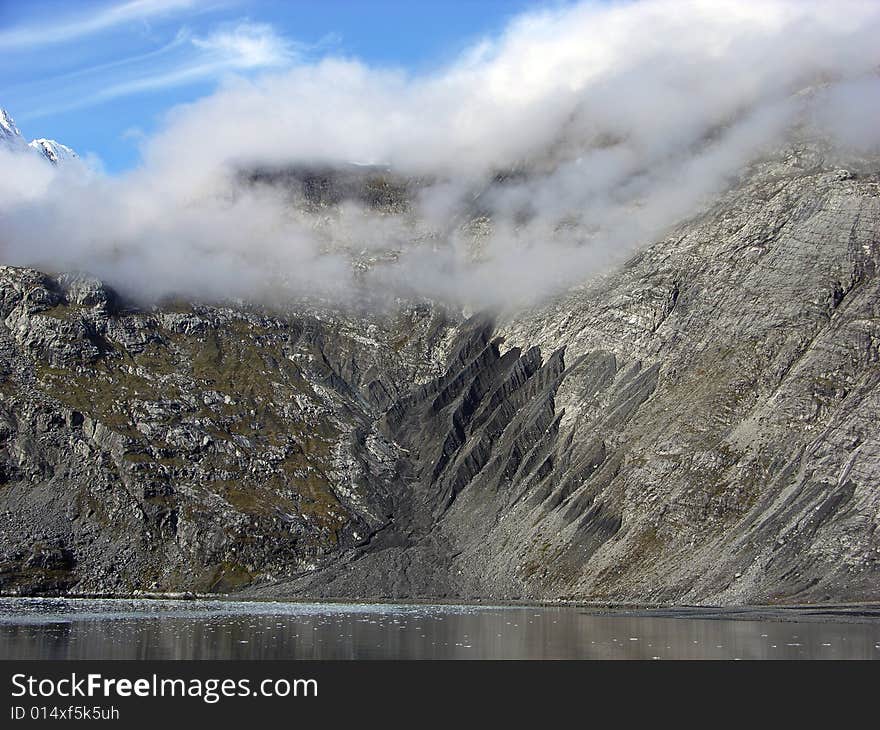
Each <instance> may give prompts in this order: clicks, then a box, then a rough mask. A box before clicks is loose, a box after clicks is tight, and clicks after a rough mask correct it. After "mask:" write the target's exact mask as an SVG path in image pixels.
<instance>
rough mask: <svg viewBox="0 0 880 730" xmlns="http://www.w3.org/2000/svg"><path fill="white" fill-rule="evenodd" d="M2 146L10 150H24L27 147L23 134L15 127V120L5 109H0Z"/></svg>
mask: <svg viewBox="0 0 880 730" xmlns="http://www.w3.org/2000/svg"><path fill="white" fill-rule="evenodd" d="M0 144H2V145H4V146H6V147H7V148H9V149H24V148H25V147H26V146H27V144H26V142H25V141H24V138H23V137H22V136H21V132H20V131H19V130H18V127H16V126H15V120H14V119H13V118H12V117H11V116H10V115H9V112H7V111H6V110H5V109H3V108H0Z"/></svg>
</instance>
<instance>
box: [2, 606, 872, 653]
mask: <svg viewBox="0 0 880 730" xmlns="http://www.w3.org/2000/svg"><path fill="white" fill-rule="evenodd" d="M0 657H2V658H4V659H99V658H103V659H390V658H399V659H737V658H738V659H880V624H878V623H877V622H869V623H848V624H847V623H839V624H834V623H796V622H774V621H767V622H765V621H733V620H705V619H692V618H658V617H646V616H627V615H604V616H597V615H592V614H590V613H589V612H587V611H584V610H583V609H579V608H574V607H560V608H555V607H553V608H545V607H541V608H535V607H519V606H517V607H491V606H485V607H484V606H422V605H418V606H416V605H412V606H402V605H375V604H374V605H344V604H326V603H323V604H318V603H314V604H298V603H262V602H260V603H256V602H223V601H134V600H131V601H130V600H67V599H33V598H10V599H0Z"/></svg>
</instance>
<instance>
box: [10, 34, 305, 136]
mask: <svg viewBox="0 0 880 730" xmlns="http://www.w3.org/2000/svg"><path fill="white" fill-rule="evenodd" d="M307 51H308V48H307V47H306V46H304V45H302V44H298V43H295V42H293V41H290V40H288V39H286V38H284V37H283V36H281V35H279V34H278V33H277V32H276V31H275V29H274V28H273V27H272V26H271V25H268V24H265V23H252V22H249V21H239V22H238V23H234V24H225V25H223V26H221V27H219V28H217V29H215V30H214V31H212V32H210V33H208V34H206V35H195V34H193V33H192V32H191V31H190V30H188V29H186V28H182V29H180V30H179V31H178V33H177V36H176V38H175V39H174V40H173V41H172V42H170V43H168V44H166V45H165V46H163V47H162V48H160V49H158V50H156V51H152V52H150V53H146V54H140V55H137V56H132V57H130V58H127V59H120V60H117V61H114V62H112V63H109V64H101V65H98V66H93V67H91V68H85V69H80V70H78V71H75V72H73V73H69V74H65V75H64V77H65V78H66V80H67V82H68V83H66V84H65V85H64V87H63V90H60V91H59V86H60V85H59V84H58V82H59V80H60V79H59V77H54V78H51V79H47V80H46V81H45V85H46V86H47V88H48V87H51V88H53V93H52V94H51V97H48V95H47V98H51V101H50V102H49V103H45V104H40V103H38V99H35V100H34V103H33V104H32V105H30V106H31V108H30V111H28V112H27V113H26V114H23V115H21V118H22V119H36V118H40V117H45V116H49V115H51V114H56V113H58V112H62V111H69V110H71V109H80V108H85V107H89V106H93V105H95V104H99V103H102V102H105V101H109V100H111V99H118V98H121V97H125V96H131V95H134V94H142V93H148V92H153V91H159V90H162V89H169V88H174V87H177V86H184V85H187V84H193V83H198V82H203V81H210V80H212V79H218V78H221V77H223V76H224V75H226V74H231V73H237V72H247V71H253V70H258V69H271V68H281V67H284V66H287V65H289V64H291V63H293V62H295V61H297V60H299V59H300V58H302V56H303V54H305V53H306V52H307ZM35 92H36V94H40V89H39V88H36V89H35Z"/></svg>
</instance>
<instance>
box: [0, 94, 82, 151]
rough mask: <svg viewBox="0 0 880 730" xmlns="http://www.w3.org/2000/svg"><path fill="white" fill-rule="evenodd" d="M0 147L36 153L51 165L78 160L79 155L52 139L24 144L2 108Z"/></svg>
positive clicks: (0, 111)
mask: <svg viewBox="0 0 880 730" xmlns="http://www.w3.org/2000/svg"><path fill="white" fill-rule="evenodd" d="M0 146H2V147H6V148H7V149H9V150H12V151H14V152H31V151H33V152H37V153H39V154H40V155H41V156H42V158H43V159H45V160H48V161H49V162H51V163H52V164H53V165H62V164H64V163H66V162H70V161H71V160H76V159H79V155H77V154H76V152H74V151H73V150H72V149H70V147H68V146H67V145H63V144H61V143H60V142H56V141H55V140H54V139H35V140H34V141H33V142H30V143H28V142H25V140H24V137H22V136H21V132H20V131H19V130H18V127H16V126H15V121H14V120H13V119H12V115H11V114H10V113H9V112H7V111H6V110H5V109H3V108H2V107H0Z"/></svg>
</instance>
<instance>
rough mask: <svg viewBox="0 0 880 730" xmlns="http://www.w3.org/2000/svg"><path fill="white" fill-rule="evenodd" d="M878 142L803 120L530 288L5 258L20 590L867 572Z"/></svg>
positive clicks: (3, 585) (3, 413) (873, 559)
mask: <svg viewBox="0 0 880 730" xmlns="http://www.w3.org/2000/svg"><path fill="white" fill-rule="evenodd" d="M878 171H880V165H878V163H877V161H862V162H861V163H854V164H853V165H851V166H850V167H849V168H848V169H847V170H840V169H837V165H836V163H835V164H832V163H831V162H830V161H826V158H825V156H824V154H823V152H822V150H821V149H820V148H819V147H816V146H801V147H798V146H796V147H792V148H791V149H790V150H787V151H786V153H785V154H784V155H782V156H780V157H779V158H778V159H773V160H769V161H767V162H765V163H763V164H761V165H757V166H755V167H754V168H753V169H752V170H750V171H749V173H748V175H746V176H745V177H744V178H743V180H742V181H741V182H740V184H738V185H737V186H735V187H734V189H733V190H731V191H730V192H728V193H727V194H726V195H725V196H723V197H722V198H721V199H720V200H718V201H717V202H716V203H715V204H714V205H713V206H712V207H711V208H710V209H708V210H706V211H704V212H703V213H702V214H700V215H699V216H697V217H695V218H693V219H691V220H689V221H686V222H684V223H683V224H681V225H680V226H679V227H678V228H677V229H675V230H674V231H673V232H672V233H671V234H670V235H669V236H668V237H667V238H666V239H665V240H662V241H658V242H656V243H655V244H654V245H652V246H650V247H647V248H646V249H644V250H643V251H642V252H641V253H640V254H639V255H637V256H635V257H634V258H633V259H631V260H630V261H629V262H628V263H627V264H626V266H625V267H623V268H621V269H619V270H615V271H613V272H610V273H608V274H607V275H605V276H603V277H600V278H598V279H596V280H594V281H591V282H588V283H586V284H584V285H583V286H582V287H580V288H579V289H577V290H575V291H571V292H569V293H567V294H565V295H563V296H561V297H558V298H557V299H556V300H554V301H552V302H550V303H548V304H546V305H544V306H542V307H540V308H537V309H533V310H531V311H528V312H518V313H504V312H495V313H478V314H476V315H474V316H470V317H465V316H463V315H461V314H460V313H458V312H454V311H449V310H446V309H443V308H441V307H439V306H437V305H433V304H430V303H414V304H406V305H404V304H401V305H399V306H398V307H397V308H395V309H392V310H390V311H383V312H382V313H376V312H371V311H367V310H365V311H363V312H361V313H355V312H352V311H351V310H348V311H342V310H333V309H331V308H328V307H317V306H315V305H305V304H301V305H298V306H295V307H294V306H292V307H291V308H290V310H289V311H286V312H285V311H278V310H275V311H269V310H263V309H260V308H257V307H252V306H234V307H233V306H216V305H206V304H193V303H186V302H166V303H164V304H163V305H161V306H157V307H154V308H151V309H142V308H137V307H135V306H133V305H131V304H130V303H128V302H126V301H125V299H124V298H123V297H122V296H121V295H120V294H117V293H115V292H113V291H112V290H110V289H109V288H107V287H106V286H104V285H103V284H101V283H100V282H97V281H93V280H90V279H86V278H81V277H74V276H70V275H55V274H48V273H40V272H37V271H32V270H27V269H15V268H9V267H7V268H4V269H2V274H0V322H2V326H0V590H2V591H4V592H20V593H70V594H89V593H131V592H135V591H179V590H187V591H198V592H233V591H241V592H244V594H246V595H257V596H295V597H358V598H386V597H391V598H412V597H422V598H438V597H442V598H458V599H468V598H476V597H480V598H492V599H516V598H529V599H559V598H564V599H580V600H601V601H638V602H655V601H656V602H677V603H683V602H687V603H714V604H731V603H745V602H807V601H824V600H871V599H876V598H877V597H878V593H880V535H878V529H877V528H878V524H880V489H878V486H877V478H878V474H880V448H878V447H880V443H878V433H877V429H876V427H875V423H876V421H877V419H878V416H880V363H878V358H880V287H878V279H877V272H878V262H880V175H878ZM267 174H269V173H261V174H260V176H262V177H265V176H266V175H267ZM377 174H378V173H377ZM272 175H274V173H273V174H272ZM270 176H271V175H270ZM258 177H259V176H258ZM313 177H314V176H313ZM310 179H311V178H310ZM322 179H323V178H322ZM275 182H277V181H275ZM368 182H369V181H368ZM373 182H375V180H373ZM349 184H350V181H349V182H346V185H349ZM328 185H329V186H330V187H331V188H332V182H328V183H327V184H324V183H321V184H316V185H313V188H314V190H316V191H317V193H314V191H313V194H320V195H326V194H327V190H328ZM355 187H357V185H356V186H355ZM367 189H368V190H371V191H372V190H375V189H376V187H375V185H373V186H372V187H370V186H368V188H367ZM358 190H361V188H358ZM382 190H384V191H385V192H386V193H387V187H382ZM307 192H308V191H307ZM331 192H332V191H331ZM357 194H358V196H359V197H360V199H361V200H365V199H366V200H367V201H368V202H370V203H371V204H375V205H394V204H395V200H396V199H395V198H394V196H395V195H397V194H398V193H394V192H393V191H392V193H390V194H391V196H392V199H391V200H385V199H384V198H383V197H382V196H379V197H378V198H376V200H373V197H374V196H373V197H371V194H367V195H366V197H364V194H363V193H362V192H360V193H357ZM400 194H403V193H400ZM330 198H331V199H332V198H333V195H332V194H331V195H330ZM331 202H332V200H331Z"/></svg>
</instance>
